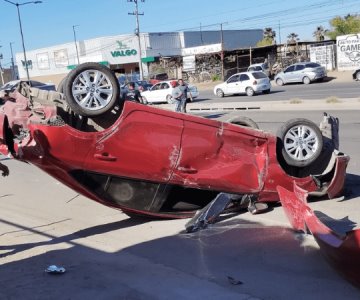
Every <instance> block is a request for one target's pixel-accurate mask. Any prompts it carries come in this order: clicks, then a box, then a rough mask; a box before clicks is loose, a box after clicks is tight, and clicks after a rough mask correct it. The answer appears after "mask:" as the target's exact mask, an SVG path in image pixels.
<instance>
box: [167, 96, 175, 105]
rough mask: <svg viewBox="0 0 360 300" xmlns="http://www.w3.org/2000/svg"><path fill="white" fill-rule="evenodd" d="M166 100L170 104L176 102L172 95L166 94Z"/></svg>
mask: <svg viewBox="0 0 360 300" xmlns="http://www.w3.org/2000/svg"><path fill="white" fill-rule="evenodd" d="M166 102H167V103H169V104H174V102H175V100H174V98H173V97H172V96H171V95H167V96H166Z"/></svg>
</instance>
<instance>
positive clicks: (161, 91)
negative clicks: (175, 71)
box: [141, 80, 199, 103]
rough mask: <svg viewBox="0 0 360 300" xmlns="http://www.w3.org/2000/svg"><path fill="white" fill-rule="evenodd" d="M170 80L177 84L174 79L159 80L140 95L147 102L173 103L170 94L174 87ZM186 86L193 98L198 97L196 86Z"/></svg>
mask: <svg viewBox="0 0 360 300" xmlns="http://www.w3.org/2000/svg"><path fill="white" fill-rule="evenodd" d="M172 82H176V84H178V83H177V81H176V80H167V81H161V82H159V83H156V84H154V85H153V86H152V87H151V88H150V90H148V91H144V92H142V93H141V96H142V97H143V99H144V101H145V102H147V103H161V102H167V103H173V99H172V96H171V95H172V91H173V89H174V88H173V87H172V86H171V83H172ZM188 88H189V91H190V93H191V96H192V98H193V99H195V98H197V97H199V91H198V89H197V87H196V86H194V85H191V84H189V85H188Z"/></svg>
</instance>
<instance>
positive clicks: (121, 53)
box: [111, 49, 137, 57]
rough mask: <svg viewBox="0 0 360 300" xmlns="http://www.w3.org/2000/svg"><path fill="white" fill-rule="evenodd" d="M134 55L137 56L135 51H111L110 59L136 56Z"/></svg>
mask: <svg viewBox="0 0 360 300" xmlns="http://www.w3.org/2000/svg"><path fill="white" fill-rule="evenodd" d="M136 54H137V51H136V50H135V49H128V50H117V51H111V55H112V57H119V56H131V55H136Z"/></svg>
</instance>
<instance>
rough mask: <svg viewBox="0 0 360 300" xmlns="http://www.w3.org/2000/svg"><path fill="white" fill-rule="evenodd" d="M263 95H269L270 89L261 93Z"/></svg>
mask: <svg viewBox="0 0 360 300" xmlns="http://www.w3.org/2000/svg"><path fill="white" fill-rule="evenodd" d="M262 93H263V94H270V89H268V90H265V91H262Z"/></svg>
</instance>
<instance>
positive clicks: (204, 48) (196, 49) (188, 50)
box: [181, 44, 221, 56]
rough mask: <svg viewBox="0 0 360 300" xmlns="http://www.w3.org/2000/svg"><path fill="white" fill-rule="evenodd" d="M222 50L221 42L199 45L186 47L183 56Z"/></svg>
mask: <svg viewBox="0 0 360 300" xmlns="http://www.w3.org/2000/svg"><path fill="white" fill-rule="evenodd" d="M220 51H221V44H212V45H204V46H199V47H191V48H184V49H182V51H181V54H182V56H188V55H196V54H206V53H216V52H220Z"/></svg>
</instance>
